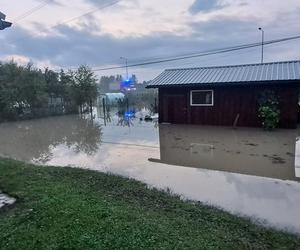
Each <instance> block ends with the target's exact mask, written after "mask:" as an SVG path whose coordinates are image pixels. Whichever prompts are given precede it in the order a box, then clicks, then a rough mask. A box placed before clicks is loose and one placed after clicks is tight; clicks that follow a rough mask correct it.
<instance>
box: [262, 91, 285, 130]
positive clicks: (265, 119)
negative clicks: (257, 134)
mask: <svg viewBox="0 0 300 250" xmlns="http://www.w3.org/2000/svg"><path fill="white" fill-rule="evenodd" d="M258 102H259V108H258V117H259V118H260V119H261V121H262V126H263V128H264V129H266V130H273V129H275V128H277V127H278V124H279V119H280V110H279V108H278V105H279V101H278V97H277V95H276V94H275V92H274V91H272V90H266V91H264V92H262V94H261V96H260V98H259V101H258Z"/></svg>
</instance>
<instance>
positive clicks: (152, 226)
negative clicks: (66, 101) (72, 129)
mask: <svg viewBox="0 0 300 250" xmlns="http://www.w3.org/2000/svg"><path fill="white" fill-rule="evenodd" d="M0 189H2V190H3V191H5V192H7V193H8V194H10V195H12V196H14V197H16V198H17V199H18V202H17V203H16V204H15V205H14V206H13V207H11V208H7V209H4V210H3V209H2V211H0V249H300V238H299V237H297V236H295V235H289V234H286V233H283V232H278V231H275V230H271V229H265V228H263V227H260V226H257V225H255V224H252V223H251V222H250V221H248V220H246V219H242V218H239V217H235V216H233V215H230V214H228V213H226V212H223V211H220V210H218V209H214V208H211V207H207V206H203V205H201V204H191V203H187V202H183V201H181V200H180V199H179V198H178V197H172V196H170V195H168V194H167V193H164V192H160V191H157V190H150V189H148V188H146V186H145V185H144V184H141V183H139V182H137V181H133V180H129V179H125V178H121V177H117V176H113V175H107V174H103V173H98V172H94V171H88V170H80V169H72V168H58V167H57V168H56V167H38V166H32V165H29V164H25V163H21V162H17V161H13V160H6V159H0ZM295 219H299V218H295Z"/></svg>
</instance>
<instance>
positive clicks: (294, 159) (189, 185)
mask: <svg viewBox="0 0 300 250" xmlns="http://www.w3.org/2000/svg"><path fill="white" fill-rule="evenodd" d="M102 123H103V122H102V121H101V120H100V119H96V120H94V121H93V122H91V121H90V120H89V119H82V118H79V117H76V116H64V117H53V118H46V119H40V120H32V121H23V122H15V123H4V124H0V155H2V156H7V157H12V158H16V159H19V160H23V161H27V162H34V163H40V164H47V165H63V166H66V165H72V166H76V167H81V168H89V169H94V170H99V171H103V172H112V173H115V174H120V175H123V176H127V177H131V178H135V179H137V180H141V181H143V182H145V183H147V184H149V185H151V186H155V187H158V188H169V189H170V190H171V191H172V192H174V193H178V194H180V195H182V196H183V198H187V199H193V200H199V201H202V202H205V203H208V204H211V205H215V206H219V207H221V208H223V209H225V210H227V211H230V212H232V213H235V214H242V215H247V216H251V217H254V218H258V219H260V220H262V221H264V220H265V222H266V223H267V224H268V225H273V226H277V227H279V228H288V229H289V230H292V231H297V232H300V217H299V211H300V182H299V180H300V179H299V177H300V176H299V172H300V171H299V169H300V160H299V159H300V148H298V147H299V145H298V143H296V138H297V137H298V135H299V134H300V131H299V130H276V131H274V132H266V131H263V130H260V129H250V128H238V129H236V130H233V129H232V128H225V127H204V126H187V125H168V124H161V125H160V126H159V127H158V126H156V124H155V123H152V122H148V123H147V122H140V121H139V119H134V120H132V121H131V123H130V127H128V126H122V125H125V124H126V123H120V121H119V120H118V119H113V121H112V122H111V123H109V124H108V125H107V126H103V125H102ZM120 125H121V126H120ZM297 152H298V153H297ZM295 165H296V167H295Z"/></svg>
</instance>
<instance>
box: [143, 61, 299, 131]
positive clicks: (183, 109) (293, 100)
mask: <svg viewBox="0 0 300 250" xmlns="http://www.w3.org/2000/svg"><path fill="white" fill-rule="evenodd" d="M299 86H300V61H285V62H271V63H261V64H246V65H230V66H218V67H200V68H181V69H167V70H165V71H164V72H163V73H161V74H160V75H159V76H158V77H156V78H155V79H154V80H152V81H151V82H150V83H149V84H148V85H147V88H158V90H159V122H160V123H164V122H166V123H175V124H201V125H221V126H232V125H233V124H235V125H236V126H246V127H260V126H261V121H260V118H259V117H258V108H259V99H260V98H261V96H262V94H263V93H265V92H266V91H272V92H273V93H275V94H276V96H278V101H279V109H280V122H279V126H280V127H281V128H296V127H297V120H298V119H297V117H298V106H299V104H298V102H299Z"/></svg>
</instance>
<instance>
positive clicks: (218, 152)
mask: <svg viewBox="0 0 300 250" xmlns="http://www.w3.org/2000/svg"><path fill="white" fill-rule="evenodd" d="M298 132H299V131H298V130H276V131H273V132H267V131H263V130H261V129H255V128H239V129H238V130H234V129H232V128H228V127H209V126H186V125H162V126H160V128H159V134H160V159H150V160H151V161H155V162H161V163H166V164H172V165H180V166H188V167H195V168H205V169H213V170H221V171H228V172H234V173H241V174H248V175H257V176H263V177H271V178H278V179H284V180H285V179H288V180H299V178H297V177H296V174H295V143H296V137H297V136H298Z"/></svg>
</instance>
